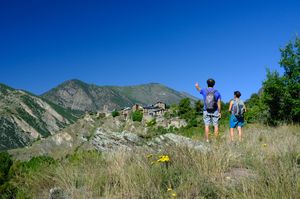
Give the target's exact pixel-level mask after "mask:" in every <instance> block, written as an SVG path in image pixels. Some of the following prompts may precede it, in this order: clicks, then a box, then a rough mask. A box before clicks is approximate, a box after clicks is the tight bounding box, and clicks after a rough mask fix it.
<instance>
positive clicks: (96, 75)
mask: <svg viewBox="0 0 300 199" xmlns="http://www.w3.org/2000/svg"><path fill="white" fill-rule="evenodd" d="M0 4H1V6H0V68H1V72H0V82H2V83H5V84H8V85H10V86H12V87H15V88H21V89H25V90H28V91H31V92H33V93H35V94H41V93H43V92H45V91H47V90H49V89H50V88H52V87H54V86H56V85H58V84H59V83H61V82H63V81H65V80H68V79H73V78H77V79H80V80H83V81H85V82H88V83H94V84H97V85H135V84H141V83H149V82H159V83H162V84H165V85H167V86H169V87H171V88H174V89H176V90H179V91H185V92H188V93H190V94H193V95H195V96H198V97H199V95H198V93H197V92H196V90H195V88H194V83H195V82H196V81H199V83H200V86H204V85H205V81H206V79H207V78H209V77H213V78H215V79H216V87H217V89H218V90H219V91H220V92H221V94H222V96H223V99H224V100H225V101H228V100H229V99H230V98H231V97H232V93H233V91H234V90H240V91H241V92H242V94H243V96H242V97H243V98H249V97H250V95H251V94H252V93H254V92H257V91H258V89H259V88H260V87H261V83H262V81H263V80H264V78H265V74H266V68H267V67H269V68H271V69H272V70H278V71H280V72H282V69H281V68H280V67H279V65H278V61H279V59H280V52H279V48H280V47H283V46H284V45H285V44H286V43H287V42H288V41H289V40H291V39H293V38H295V35H296V34H297V33H299V32H300V23H299V21H300V12H299V8H300V1H292V0H284V1H275V0H272V1H263V0H260V1H258V0H242V1H241V0H236V1H233V0H232V1H230V0H227V1H225V0H224V1H217V0H216V1H211V0H206V1H201V0H198V1H187V0H186V1H176V0H172V1H169V0H163V1H162V0H137V1H130V0H128V1H123V0H120V1H114V0H109V1H100V0H99V1H89V0H85V1H75V0H72V1H63V0H59V1H55V0H51V1H50V0H49V1H48V0H43V1H40V0H36V1H32V0H27V1H23V0H22V1H17V0H12V1H7V0H0Z"/></svg>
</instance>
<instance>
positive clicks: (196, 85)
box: [195, 82, 201, 92]
mask: <svg viewBox="0 0 300 199" xmlns="http://www.w3.org/2000/svg"><path fill="white" fill-rule="evenodd" d="M195 87H196V89H197V90H198V91H199V92H200V91H201V88H200V86H199V84H198V82H196V84H195Z"/></svg>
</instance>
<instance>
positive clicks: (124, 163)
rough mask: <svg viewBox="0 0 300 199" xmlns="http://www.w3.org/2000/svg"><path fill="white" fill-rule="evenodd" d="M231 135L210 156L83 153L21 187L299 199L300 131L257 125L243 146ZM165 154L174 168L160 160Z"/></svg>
mask: <svg viewBox="0 0 300 199" xmlns="http://www.w3.org/2000/svg"><path fill="white" fill-rule="evenodd" d="M225 135H226V134H225ZM227 135H228V134H227ZM227 135H226V136H225V137H223V138H222V139H221V140H220V141H219V142H213V143H211V144H210V145H211V150H210V151H209V152H206V153H202V152H199V151H194V150H189V149H187V148H181V147H177V146H173V147H168V148H166V149H165V151H162V152H160V153H159V154H154V155H153V157H151V158H148V157H147V155H149V154H148V153H147V152H145V151H132V152H117V153H114V154H105V155H101V154H99V153H97V152H83V153H78V154H76V155H73V156H72V157H69V158H66V159H64V160H61V161H60V163H59V164H58V165H53V166H50V167H45V168H41V169H40V170H39V171H36V172H33V173H30V174H27V175H26V176H20V179H19V181H18V183H20V185H21V190H22V191H23V192H24V193H25V194H27V195H29V196H30V197H31V198H47V196H48V194H49V189H50V188H53V187H61V188H62V189H64V190H65V191H66V192H67V193H68V194H69V196H70V198H74V199H79V198H116V199H117V198H141V199H142V198H149V199H150V198H153V199H154V198H191V199H192V198H253V199H254V198H255V199H260V198H280V199H281V198H293V199H294V198H299V196H300V175H299V173H300V165H299V164H300V156H299V155H300V139H299V138H300V128H299V127H296V126H282V127H279V128H266V127H264V126H251V127H249V128H248V129H246V130H245V139H244V141H243V143H228V141H227ZM162 154H166V155H169V157H170V159H171V161H170V163H169V164H168V167H166V164H165V163H158V162H157V161H156V160H157V159H158V155H162ZM153 162H155V163H153ZM168 188H171V189H172V190H169V191H167V190H168Z"/></svg>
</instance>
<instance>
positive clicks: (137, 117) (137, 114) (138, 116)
mask: <svg viewBox="0 0 300 199" xmlns="http://www.w3.org/2000/svg"><path fill="white" fill-rule="evenodd" d="M131 118H132V121H137V122H141V121H142V120H143V113H142V112H141V111H135V112H133V113H132V115H131Z"/></svg>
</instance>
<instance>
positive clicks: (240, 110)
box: [228, 91, 246, 141]
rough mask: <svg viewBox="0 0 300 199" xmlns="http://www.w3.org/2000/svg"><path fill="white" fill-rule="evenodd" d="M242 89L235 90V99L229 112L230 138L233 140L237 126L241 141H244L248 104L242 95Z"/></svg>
mask: <svg viewBox="0 0 300 199" xmlns="http://www.w3.org/2000/svg"><path fill="white" fill-rule="evenodd" d="M241 95H242V94H241V92H240V91H235V92H234V99H233V100H231V101H230V104H229V110H228V111H229V112H231V116H230V140H231V141H233V135H234V128H236V127H237V129H238V134H239V141H242V127H243V126H244V123H245V122H244V113H245V112H246V106H245V104H244V102H243V100H241V99H240V97H241Z"/></svg>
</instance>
